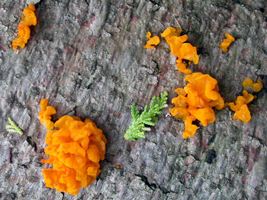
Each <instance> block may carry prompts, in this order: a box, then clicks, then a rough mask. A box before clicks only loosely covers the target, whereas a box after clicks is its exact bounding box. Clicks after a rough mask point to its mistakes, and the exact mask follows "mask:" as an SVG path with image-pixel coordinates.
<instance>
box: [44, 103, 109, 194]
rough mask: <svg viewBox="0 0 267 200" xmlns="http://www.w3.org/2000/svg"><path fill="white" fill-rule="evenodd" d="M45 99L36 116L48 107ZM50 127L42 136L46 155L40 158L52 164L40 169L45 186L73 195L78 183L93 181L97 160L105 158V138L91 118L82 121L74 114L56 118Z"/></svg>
mask: <svg viewBox="0 0 267 200" xmlns="http://www.w3.org/2000/svg"><path fill="white" fill-rule="evenodd" d="M47 102H48V100H47V99H44V100H42V101H41V112H40V114H39V115H40V116H44V115H43V114H41V113H42V112H44V111H47V110H48V109H47V108H48V107H49V106H47ZM44 108H46V110H43V109H44ZM40 121H41V118H40ZM41 123H42V121H41ZM54 128H55V129H54V130H52V131H50V132H48V133H47V135H46V139H45V142H46V143H47V145H48V146H47V147H46V148H45V154H46V155H50V157H49V158H48V159H43V160H42V163H48V164H52V167H53V168H52V169H43V171H42V173H43V176H44V181H45V183H46V187H50V188H54V189H56V190H57V191H58V192H67V193H69V194H72V195H77V194H78V192H79V189H80V188H81V187H82V188H86V187H87V186H88V185H90V184H91V183H93V182H94V181H95V179H96V177H97V175H98V174H99V173H100V172H101V170H100V169H99V168H100V165H99V161H100V160H104V158H105V153H106V143H107V140H106V138H105V136H104V135H103V133H102V131H101V130H100V129H98V128H97V127H96V125H95V124H94V123H93V122H92V121H91V120H89V119H86V120H85V121H84V122H83V121H81V119H80V118H79V117H76V116H74V117H70V116H67V115H65V116H63V117H61V118H59V119H58V120H57V121H56V122H55V124H54Z"/></svg>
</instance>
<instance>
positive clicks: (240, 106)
mask: <svg viewBox="0 0 267 200" xmlns="http://www.w3.org/2000/svg"><path fill="white" fill-rule="evenodd" d="M242 94H243V96H238V97H237V98H236V100H235V102H230V103H227V104H226V105H228V106H230V109H231V110H232V111H235V114H234V116H233V119H240V120H241V121H243V122H245V123H248V122H249V121H250V120H251V115H250V111H249V109H248V106H247V104H248V103H250V102H251V101H253V99H254V98H255V97H254V96H253V95H252V94H249V93H248V91H247V90H243V93H242Z"/></svg>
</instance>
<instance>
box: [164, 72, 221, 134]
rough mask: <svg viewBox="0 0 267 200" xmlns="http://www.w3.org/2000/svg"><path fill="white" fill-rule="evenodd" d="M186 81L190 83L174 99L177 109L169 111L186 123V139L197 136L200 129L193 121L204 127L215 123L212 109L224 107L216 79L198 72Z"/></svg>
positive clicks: (178, 89)
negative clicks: (197, 121)
mask: <svg viewBox="0 0 267 200" xmlns="http://www.w3.org/2000/svg"><path fill="white" fill-rule="evenodd" d="M185 81H188V82H189V83H188V84H187V85H186V86H185V87H184V88H177V89H176V90H175V92H176V93H177V95H178V97H175V98H173V99H172V104H174V106H175V107H174V108H170V109H169V110H170V113H171V115H172V116H174V117H176V118H177V119H181V120H183V121H184V124H185V130H184V131H183V138H184V139H186V138H188V137H193V136H194V135H195V133H196V131H197V128H198V127H197V126H196V125H194V124H192V123H193V121H195V120H199V121H200V122H201V123H202V125H203V126H207V125H208V124H210V123H212V122H214V121H215V113H214V111H213V109H212V108H213V107H215V108H216V109H217V110H221V109H223V107H224V100H223V98H222V97H221V95H220V94H219V87H218V84H217V80H216V79H214V78H212V77H211V76H210V75H208V74H202V73H200V72H197V73H192V74H190V75H187V76H186V78H185Z"/></svg>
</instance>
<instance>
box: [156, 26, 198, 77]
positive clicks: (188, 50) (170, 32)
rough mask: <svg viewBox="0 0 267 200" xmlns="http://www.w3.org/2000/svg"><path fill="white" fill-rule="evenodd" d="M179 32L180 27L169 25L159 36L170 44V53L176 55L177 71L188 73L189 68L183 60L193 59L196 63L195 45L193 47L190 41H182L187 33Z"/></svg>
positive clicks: (185, 38) (180, 30)
mask: <svg viewBox="0 0 267 200" xmlns="http://www.w3.org/2000/svg"><path fill="white" fill-rule="evenodd" d="M181 32H182V29H181V28H178V29H175V28H173V27H169V28H167V29H166V30H165V31H164V32H163V33H162V34H161V37H164V38H165V40H166V41H167V43H168V44H169V46H170V50H171V53H172V54H173V55H174V56H176V57H177V60H176V66H177V69H178V71H181V72H183V73H185V74H190V73H191V70H190V69H187V68H186V67H187V64H186V63H185V62H183V61H184V60H187V61H193V62H194V64H198V61H199V56H198V55H197V48H196V47H193V46H192V45H191V44H190V43H184V42H186V41H187V39H188V37H187V35H182V36H180V33H181Z"/></svg>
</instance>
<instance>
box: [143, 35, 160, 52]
mask: <svg viewBox="0 0 267 200" xmlns="http://www.w3.org/2000/svg"><path fill="white" fill-rule="evenodd" d="M146 37H147V39H148V41H147V42H146V45H145V46H144V48H146V49H154V48H155V46H156V45H158V44H159V43H160V39H159V37H158V36H153V37H151V32H149V31H148V32H147V34H146ZM152 45H153V46H152Z"/></svg>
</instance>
